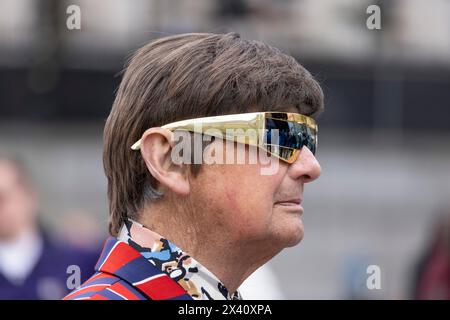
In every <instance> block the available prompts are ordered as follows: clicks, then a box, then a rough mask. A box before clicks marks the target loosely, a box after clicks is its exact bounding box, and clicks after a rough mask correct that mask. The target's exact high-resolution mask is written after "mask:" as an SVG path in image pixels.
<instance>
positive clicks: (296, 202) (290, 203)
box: [275, 199, 302, 206]
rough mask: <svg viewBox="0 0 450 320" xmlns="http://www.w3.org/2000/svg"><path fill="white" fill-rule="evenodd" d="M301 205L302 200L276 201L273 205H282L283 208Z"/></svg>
mask: <svg viewBox="0 0 450 320" xmlns="http://www.w3.org/2000/svg"><path fill="white" fill-rule="evenodd" d="M301 203H302V199H289V200H282V201H277V202H275V204H279V205H283V206H299V205H300V204H301Z"/></svg>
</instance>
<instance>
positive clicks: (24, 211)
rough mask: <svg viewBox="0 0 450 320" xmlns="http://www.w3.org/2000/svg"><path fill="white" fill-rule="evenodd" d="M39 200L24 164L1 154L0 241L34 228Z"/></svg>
mask: <svg viewBox="0 0 450 320" xmlns="http://www.w3.org/2000/svg"><path fill="white" fill-rule="evenodd" d="M36 211H37V200H36V194H35V191H34V189H33V187H32V185H31V181H30V178H29V175H28V174H27V170H26V169H25V167H24V166H23V164H22V163H21V162H20V161H19V160H17V159H15V158H13V157H9V156H2V155H1V154H0V239H13V238H15V237H17V236H19V235H20V233H21V232H22V231H23V230H29V229H30V228H32V227H33V225H34V224H35V222H36V221H35V220H36Z"/></svg>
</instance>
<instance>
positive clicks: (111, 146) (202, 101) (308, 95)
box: [103, 33, 323, 235]
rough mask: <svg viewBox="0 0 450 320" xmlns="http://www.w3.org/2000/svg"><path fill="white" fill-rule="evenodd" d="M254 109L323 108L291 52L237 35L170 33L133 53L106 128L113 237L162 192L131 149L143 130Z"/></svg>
mask: <svg viewBox="0 0 450 320" xmlns="http://www.w3.org/2000/svg"><path fill="white" fill-rule="evenodd" d="M255 106H256V109H257V110H255V111H269V110H278V109H280V108H283V107H287V106H292V107H296V108H297V109H298V111H299V112H300V113H302V114H306V115H311V116H313V117H314V116H315V115H317V114H318V113H319V112H320V111H322V109H323V94H322V90H321V88H320V86H319V84H318V83H317V82H316V81H315V80H314V79H313V77H312V76H311V75H310V73H309V72H308V71H307V70H306V69H304V68H303V67H302V66H301V65H300V64H299V63H297V61H296V60H295V59H294V58H293V57H291V56H289V55H286V54H284V53H282V52H281V51H280V50H278V49H276V48H274V47H271V46H269V45H267V44H264V43H262V42H259V41H252V40H245V39H242V38H240V36H239V35H238V34H236V33H229V34H207V33H192V34H181V35H175V36H170V37H165V38H161V39H158V40H156V41H153V42H151V43H149V44H147V45H145V46H144V47H142V48H140V49H139V50H137V52H136V53H135V54H134V56H133V57H132V58H131V60H130V61H129V63H128V66H127V68H126V71H125V73H124V75H123V79H122V82H121V84H120V86H119V89H118V91H117V96H116V99H115V101H114V104H113V107H112V110H111V113H110V115H109V117H108V120H107V122H106V126H105V130H104V153H103V163H104V168H105V173H106V176H107V178H108V198H109V207H110V223H109V231H110V233H111V234H112V235H117V233H118V232H119V230H120V227H121V225H122V223H123V220H124V218H126V217H133V216H135V215H136V214H137V213H138V212H139V210H140V209H141V208H142V207H143V205H144V204H145V203H146V202H147V201H151V200H152V199H154V198H157V197H158V196H160V194H158V193H157V192H156V191H155V186H156V181H155V179H154V178H153V177H152V176H151V174H150V173H149V171H148V169H147V167H146V166H145V163H144V161H143V159H142V157H141V155H140V153H139V152H134V151H132V150H131V149H130V147H131V145H132V144H133V143H134V142H136V141H137V140H139V139H140V137H141V136H142V134H143V133H144V131H145V130H146V129H148V128H151V127H156V126H162V125H164V124H166V123H170V122H173V121H178V120H184V119H189V118H196V117H205V116H214V115H223V114H233V113H243V112H250V109H254V107H255ZM252 111H253V110H252Z"/></svg>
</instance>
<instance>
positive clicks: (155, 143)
mask: <svg viewBox="0 0 450 320" xmlns="http://www.w3.org/2000/svg"><path fill="white" fill-rule="evenodd" d="M173 145H174V141H173V133H172V132H171V131H170V130H167V129H163V128H160V127H154V128H150V129H148V130H147V131H145V132H144V134H143V135H142V139H141V154H142V157H143V158H144V161H145V164H146V165H147V168H148V170H149V171H150V173H151V174H152V176H153V177H155V179H156V180H158V182H159V183H160V184H161V185H162V186H163V187H164V188H167V189H170V190H172V191H173V192H175V193H177V194H179V195H183V196H187V195H188V194H189V192H190V185H189V180H188V176H187V167H186V165H184V164H175V163H174V162H173V161H172V157H171V153H172V147H173Z"/></svg>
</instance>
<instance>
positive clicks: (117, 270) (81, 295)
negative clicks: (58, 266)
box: [64, 238, 192, 300]
mask: <svg viewBox="0 0 450 320" xmlns="http://www.w3.org/2000/svg"><path fill="white" fill-rule="evenodd" d="M95 271H96V272H95V274H94V275H93V276H92V277H91V278H90V279H88V280H87V281H86V282H84V283H83V284H82V285H81V286H80V288H78V289H76V290H74V291H73V292H71V293H70V294H69V295H67V296H66V297H65V298H64V300H192V297H191V296H190V295H189V294H187V292H186V290H184V289H183V287H182V286H181V285H179V284H178V283H177V282H176V281H174V280H172V279H171V278H170V277H169V276H168V275H167V274H166V273H164V272H162V271H161V270H160V269H158V268H157V267H155V266H154V265H153V264H152V263H151V262H150V261H148V260H147V259H145V258H144V257H143V256H142V254H141V253H140V252H139V251H137V250H135V249H134V248H132V247H131V246H130V245H128V244H127V243H125V242H123V241H119V240H117V239H116V238H109V239H108V240H107V241H106V243H105V245H104V247H103V251H102V253H101V255H100V258H99V260H98V262H97V264H96V266H95Z"/></svg>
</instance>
